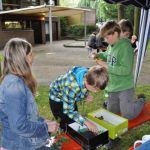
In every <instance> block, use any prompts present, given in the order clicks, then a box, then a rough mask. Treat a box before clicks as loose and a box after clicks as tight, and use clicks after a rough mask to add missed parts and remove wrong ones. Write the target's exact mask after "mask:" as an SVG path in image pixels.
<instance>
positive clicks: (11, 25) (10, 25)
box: [2, 20, 26, 30]
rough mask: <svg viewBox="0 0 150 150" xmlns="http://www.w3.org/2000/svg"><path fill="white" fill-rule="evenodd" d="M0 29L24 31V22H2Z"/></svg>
mask: <svg viewBox="0 0 150 150" xmlns="http://www.w3.org/2000/svg"><path fill="white" fill-rule="evenodd" d="M2 29H6V30H7V29H26V22H25V21H11V20H10V21H9V20H7V21H2Z"/></svg>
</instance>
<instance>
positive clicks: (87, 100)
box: [86, 94, 93, 103]
mask: <svg viewBox="0 0 150 150" xmlns="http://www.w3.org/2000/svg"><path fill="white" fill-rule="evenodd" d="M92 101H93V96H92V95H91V94H89V95H88V96H87V98H86V102H87V103H91V102H92Z"/></svg>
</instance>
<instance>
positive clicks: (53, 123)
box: [46, 120, 59, 133]
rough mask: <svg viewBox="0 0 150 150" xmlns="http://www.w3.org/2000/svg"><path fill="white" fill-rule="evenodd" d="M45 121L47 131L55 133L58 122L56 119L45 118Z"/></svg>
mask: <svg viewBox="0 0 150 150" xmlns="http://www.w3.org/2000/svg"><path fill="white" fill-rule="evenodd" d="M46 123H47V125H48V132H50V133H56V132H57V131H58V128H59V124H58V123H57V122H56V121H50V120H46Z"/></svg>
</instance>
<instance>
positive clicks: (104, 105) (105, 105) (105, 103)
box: [103, 100, 108, 109]
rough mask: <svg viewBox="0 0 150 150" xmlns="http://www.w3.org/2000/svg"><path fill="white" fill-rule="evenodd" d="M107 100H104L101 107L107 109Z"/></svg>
mask: <svg viewBox="0 0 150 150" xmlns="http://www.w3.org/2000/svg"><path fill="white" fill-rule="evenodd" d="M107 104H108V100H106V101H104V103H103V108H105V109H107Z"/></svg>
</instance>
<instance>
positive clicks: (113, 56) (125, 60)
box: [98, 38, 134, 92]
mask: <svg viewBox="0 0 150 150" xmlns="http://www.w3.org/2000/svg"><path fill="white" fill-rule="evenodd" d="M98 57H99V58H101V59H103V60H104V61H107V64H108V74H109V82H108V85H107V87H106V91H108V92H117V91H123V90H127V89H130V88H133V87H134V80H133V64H134V50H133V48H132V46H131V42H130V40H129V39H127V38H121V39H119V41H118V42H117V43H115V44H114V45H109V46H108V49H107V51H106V52H101V53H99V55H98Z"/></svg>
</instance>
